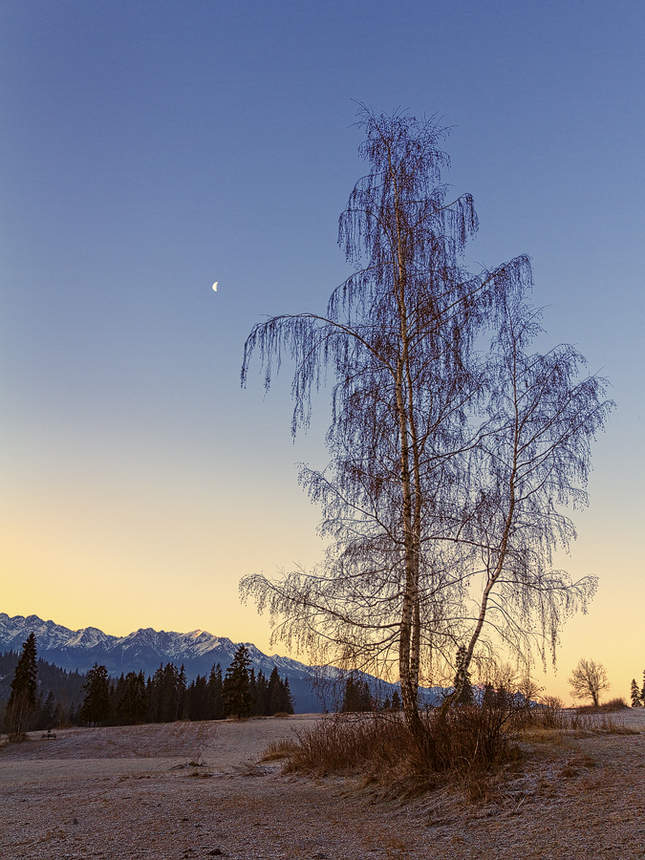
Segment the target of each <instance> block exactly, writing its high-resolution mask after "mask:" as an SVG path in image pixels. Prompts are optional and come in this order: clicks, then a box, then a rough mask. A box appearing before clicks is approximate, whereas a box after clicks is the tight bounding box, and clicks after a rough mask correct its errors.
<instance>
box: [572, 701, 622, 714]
mask: <svg viewBox="0 0 645 860" xmlns="http://www.w3.org/2000/svg"><path fill="white" fill-rule="evenodd" d="M628 707H629V705H628V704H627V702H626V700H625V699H623V698H618V699H610V700H609V701H608V702H604V703H603V704H602V705H582V706H581V707H579V708H577V709H576V710H577V711H578V713H579V714H606V713H611V712H612V711H622V710H623V709H624V708H628Z"/></svg>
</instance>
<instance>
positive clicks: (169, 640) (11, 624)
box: [0, 612, 320, 712]
mask: <svg viewBox="0 0 645 860" xmlns="http://www.w3.org/2000/svg"><path fill="white" fill-rule="evenodd" d="M30 633H35V634H36V647H37V649H38V656H39V657H41V658H42V659H43V660H47V661H48V662H49V663H54V664H55V665H56V666H60V667H61V668H63V669H67V670H72V671H73V670H76V669H77V670H78V671H79V672H87V671H88V670H89V669H91V668H92V666H93V665H94V664H95V663H98V664H99V665H103V666H106V667H107V670H108V672H109V673H110V674H111V675H116V676H118V675H120V674H121V673H122V672H123V673H125V674H127V673H128V672H139V671H141V670H143V671H144V673H145V674H146V675H152V674H153V673H154V672H155V671H156V670H157V669H158V668H159V666H160V665H161V664H162V663H174V664H175V665H176V666H181V665H183V666H184V668H185V670H186V677H187V678H188V680H192V679H193V678H195V677H196V676H197V675H208V673H209V672H210V670H211V668H212V667H213V666H214V665H215V664H217V663H219V664H220V665H221V667H222V672H225V671H226V669H227V668H228V666H229V665H230V663H231V661H232V660H233V655H234V654H235V651H236V650H237V648H238V647H239V644H240V643H235V642H232V641H231V640H230V639H227V638H226V637H221V636H214V635H213V634H212V633H208V632H207V631H205V630H193V631H192V632H191V633H171V632H165V631H163V630H153V629H152V628H151V627H147V628H141V629H139V630H136V631H134V632H133V633H128V635H127V636H111V635H109V634H108V633H104V632H103V631H102V630H99V629H97V628H96V627H84V628H82V629H81V630H70V629H69V628H67V627H63V626H62V625H60V624H55V623H54V622H53V621H43V620H42V618H39V617H38V616H37V615H29V616H27V617H26V618H25V617H24V616H22V615H16V616H14V617H13V618H11V617H9V615H7V614H6V613H4V612H0V652H3V651H18V652H19V651H20V650H21V649H22V644H23V642H24V641H25V640H26V638H27V636H28V635H29V634H30ZM244 644H245V645H246V647H247V649H248V651H249V655H250V657H251V660H252V665H253V668H254V669H255V671H256V672H259V671H260V670H262V672H264V674H265V675H267V676H268V675H270V674H271V671H272V670H273V667H274V666H276V667H277V669H278V672H279V673H280V676H281V677H283V678H284V676H285V675H287V676H288V678H289V684H290V686H291V691H292V693H293V697H294V707H296V710H298V711H300V712H305V711H317V710H320V702H319V701H318V699H317V698H316V697H315V696H314V695H313V694H312V692H311V689H310V685H309V684H308V681H307V679H308V678H309V675H310V669H309V667H308V666H306V665H305V664H304V663H300V662H298V660H292V659H291V658H289V657H280V656H279V655H277V654H275V655H273V656H271V657H269V656H267V655H266V654H263V653H262V651H260V650H259V649H258V648H256V647H255V645H253V644H252V643H250V642H245V643H244Z"/></svg>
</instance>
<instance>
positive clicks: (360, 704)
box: [341, 675, 374, 713]
mask: <svg viewBox="0 0 645 860" xmlns="http://www.w3.org/2000/svg"><path fill="white" fill-rule="evenodd" d="M373 707H374V704H373V702H372V694H371V692H370V688H369V684H368V683H367V681H366V680H365V679H364V678H357V677H355V676H354V675H349V676H348V677H347V680H346V681H345V692H344V694H343V703H342V705H341V711H343V712H344V713H354V712H364V711H371V710H372V709H373Z"/></svg>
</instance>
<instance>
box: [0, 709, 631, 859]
mask: <svg viewBox="0 0 645 860" xmlns="http://www.w3.org/2000/svg"><path fill="white" fill-rule="evenodd" d="M610 716H611V718H612V720H613V721H614V723H616V724H617V723H625V724H628V725H631V726H633V727H634V728H639V729H642V730H643V731H645V712H639V711H624V712H622V713H620V714H617V715H616V714H614V715H610ZM314 719H315V718H314V717H310V716H298V717H291V718H289V719H266V720H249V721H244V722H224V723H222V722H218V723H172V724H165V725H150V726H136V727H124V728H106V729H69V730H66V731H60V732H58V733H57V738H56V740H49V741H47V740H42V739H41V737H40V734H39V733H38V734H34V735H32V738H31V740H30V742H29V743H26V744H20V745H11V746H7V747H4V748H3V750H2V751H0V790H1V791H2V808H1V809H0V857H1V858H2V860H13V858H16V860H18V858H20V860H22V858H25V860H30V858H48V860H59V858H60V860H63V858H70V860H71V858H90V857H102V858H110V860H111V858H114V860H117V858H118V860H122V859H123V858H151V860H152V858H155V860H166V858H198V857H211V856H224V857H229V858H237V860H247V858H248V860H251V858H258V860H264V858H266V860H269V858H319V860H321V858H329V860H332V859H333V860H345V858H347V860H364V858H378V857H384V858H424V860H425V858H433V857H442V858H443V857H451V858H456V860H462V858H463V860H465V858H491V860H492V858H508V860H511V858H513V860H514V858H519V857H522V858H560V857H563V856H566V857H567V858H583V857H584V858H598V857H616V858H621V860H622V858H636V857H639V858H642V857H643V856H645V848H643V846H644V845H645V734H639V735H617V734H594V735H592V736H588V737H574V736H571V735H569V736H565V737H564V738H563V739H562V743H556V744H554V743H551V742H547V743H545V742H536V743H534V744H533V745H532V746H530V747H529V748H528V749H527V757H526V759H525V762H524V764H523V765H522V767H521V768H520V769H519V770H517V771H516V772H514V773H506V774H505V775H504V779H503V780H500V781H499V782H497V783H496V784H494V785H492V786H491V791H490V795H489V799H488V801H487V802H486V803H484V804H480V805H476V806H472V805H469V804H467V803H466V802H465V801H464V799H463V795H462V794H461V793H459V792H457V791H455V790H454V789H446V788H444V789H440V790H437V791H435V792H433V793H431V794H429V795H426V796H425V797H422V798H418V799H416V800H414V801H411V802H409V803H407V804H401V803H393V802H383V801H376V800H375V798H374V797H373V795H372V794H370V793H369V789H365V788H362V789H361V788H358V787H357V786H356V784H355V783H354V782H352V781H349V780H342V779H340V778H336V777H334V778H323V779H321V778H318V779H305V778H301V777H294V776H281V775H280V772H279V771H280V768H279V764H276V763H269V764H260V765H259V766H258V765H257V764H255V762H257V759H258V757H259V756H260V754H261V752H262V750H263V749H264V748H265V747H266V746H267V744H268V743H270V742H271V741H275V740H279V739H281V738H285V737H290V736H291V735H292V732H293V730H294V729H296V730H303V729H306V728H307V727H309V726H311V724H312V721H313V720H314Z"/></svg>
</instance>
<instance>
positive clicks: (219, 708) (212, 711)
mask: <svg viewBox="0 0 645 860" xmlns="http://www.w3.org/2000/svg"><path fill="white" fill-rule="evenodd" d="M222 686H223V684H222V667H221V666H220V664H219V663H218V664H217V666H213V668H212V669H211V673H210V677H209V679H208V719H209V720H223V719H224V703H223V701H222Z"/></svg>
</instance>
